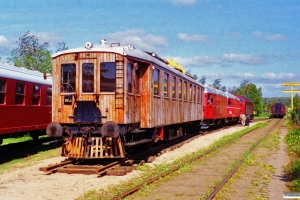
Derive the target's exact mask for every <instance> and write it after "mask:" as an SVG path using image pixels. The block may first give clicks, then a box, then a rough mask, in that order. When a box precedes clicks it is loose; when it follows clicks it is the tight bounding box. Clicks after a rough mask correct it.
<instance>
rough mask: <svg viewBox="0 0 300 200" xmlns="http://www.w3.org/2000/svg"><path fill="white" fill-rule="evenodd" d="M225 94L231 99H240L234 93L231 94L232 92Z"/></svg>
mask: <svg viewBox="0 0 300 200" xmlns="http://www.w3.org/2000/svg"><path fill="white" fill-rule="evenodd" d="M225 95H226V97H227V98H231V99H235V100H237V101H240V99H239V98H238V97H236V96H235V95H233V94H230V93H228V92H225Z"/></svg>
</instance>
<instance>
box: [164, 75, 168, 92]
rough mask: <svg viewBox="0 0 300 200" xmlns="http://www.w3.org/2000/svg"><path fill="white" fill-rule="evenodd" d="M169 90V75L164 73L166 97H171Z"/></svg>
mask: <svg viewBox="0 0 300 200" xmlns="http://www.w3.org/2000/svg"><path fill="white" fill-rule="evenodd" d="M168 89H169V74H167V73H164V97H169V94H168Z"/></svg>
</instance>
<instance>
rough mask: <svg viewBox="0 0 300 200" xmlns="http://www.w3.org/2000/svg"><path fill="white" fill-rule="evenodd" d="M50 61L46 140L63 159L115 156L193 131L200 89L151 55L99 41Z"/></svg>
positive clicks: (196, 125) (199, 116)
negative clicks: (54, 141)
mask: <svg viewBox="0 0 300 200" xmlns="http://www.w3.org/2000/svg"><path fill="white" fill-rule="evenodd" d="M52 58H53V62H52V63H53V68H52V70H53V71H52V73H53V79H54V81H53V82H54V84H53V112H52V113H53V115H52V121H53V122H52V123H50V124H49V125H48V127H47V134H48V136H51V137H53V136H58V137H59V136H63V146H62V147H63V148H62V155H63V156H67V157H69V158H71V159H101V158H123V157H125V156H126V152H127V149H129V148H131V147H134V146H141V145H143V144H147V143H150V142H157V141H164V140H171V139H173V138H176V137H180V136H182V135H184V134H185V129H186V127H189V128H194V129H195V130H196V129H197V128H199V126H200V122H201V120H202V119H203V110H202V109H203V104H202V102H203V100H202V98H203V96H202V93H203V87H202V86H201V85H200V84H198V83H197V82H196V81H195V80H193V79H191V78H189V77H187V76H185V75H183V74H182V73H181V72H179V71H177V70H175V69H173V68H171V67H169V66H167V64H166V63H164V60H162V59H158V57H157V56H156V55H155V54H151V53H147V52H143V51H140V50H138V49H135V48H134V47H132V46H120V44H119V43H115V44H111V45H107V44H106V41H104V40H102V41H101V44H100V45H95V46H93V45H92V43H89V42H88V43H86V45H85V47H80V48H77V49H70V50H65V51H61V52H58V53H56V54H54V55H53V56H52ZM188 91H189V92H188ZM180 98H181V99H180ZM184 98H185V99H184ZM191 110H194V111H195V112H191Z"/></svg>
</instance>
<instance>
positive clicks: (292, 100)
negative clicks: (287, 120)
mask: <svg viewBox="0 0 300 200" xmlns="http://www.w3.org/2000/svg"><path fill="white" fill-rule="evenodd" d="M283 86H291V89H290V90H282V92H285V93H289V92H290V93H291V109H292V110H293V109H294V105H293V104H294V103H293V102H294V92H300V90H294V86H300V82H284V83H283Z"/></svg>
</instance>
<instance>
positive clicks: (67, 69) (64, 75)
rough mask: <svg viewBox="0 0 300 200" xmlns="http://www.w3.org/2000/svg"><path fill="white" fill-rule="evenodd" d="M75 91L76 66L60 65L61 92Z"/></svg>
mask: <svg viewBox="0 0 300 200" xmlns="http://www.w3.org/2000/svg"><path fill="white" fill-rule="evenodd" d="M75 89H76V65H75V64H62V65H61V92H62V93H75Z"/></svg>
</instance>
